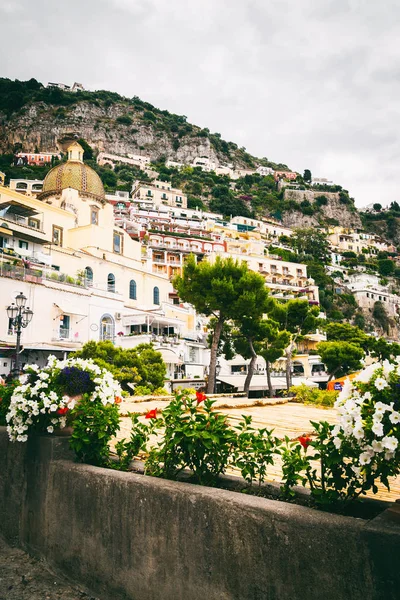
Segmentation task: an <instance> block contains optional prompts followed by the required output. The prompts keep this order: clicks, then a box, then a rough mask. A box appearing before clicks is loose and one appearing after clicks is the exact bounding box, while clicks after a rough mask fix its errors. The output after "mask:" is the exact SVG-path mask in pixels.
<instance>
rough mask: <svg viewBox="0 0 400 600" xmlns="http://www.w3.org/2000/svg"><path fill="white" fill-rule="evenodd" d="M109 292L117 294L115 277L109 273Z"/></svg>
mask: <svg viewBox="0 0 400 600" xmlns="http://www.w3.org/2000/svg"><path fill="white" fill-rule="evenodd" d="M107 290H108V291H109V292H115V275H114V274H113V273H109V274H108V277H107Z"/></svg>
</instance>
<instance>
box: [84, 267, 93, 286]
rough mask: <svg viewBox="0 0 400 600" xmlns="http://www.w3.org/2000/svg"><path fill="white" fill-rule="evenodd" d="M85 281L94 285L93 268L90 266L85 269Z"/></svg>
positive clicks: (89, 284)
mask: <svg viewBox="0 0 400 600" xmlns="http://www.w3.org/2000/svg"><path fill="white" fill-rule="evenodd" d="M85 283H86V285H88V286H90V287H91V286H92V285H93V269H91V268H90V267H86V269H85Z"/></svg>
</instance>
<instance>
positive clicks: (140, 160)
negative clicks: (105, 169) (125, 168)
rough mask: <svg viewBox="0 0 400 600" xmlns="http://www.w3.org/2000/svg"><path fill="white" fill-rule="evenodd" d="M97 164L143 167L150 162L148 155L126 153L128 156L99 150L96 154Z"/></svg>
mask: <svg viewBox="0 0 400 600" xmlns="http://www.w3.org/2000/svg"><path fill="white" fill-rule="evenodd" d="M97 164H99V165H101V166H104V165H110V166H112V167H114V166H115V165H116V164H123V165H130V166H132V167H138V168H139V169H145V168H146V167H147V166H148V165H149V164H150V156H143V155H141V154H128V156H119V155H118V154H110V153H108V152H100V153H99V155H98V156H97Z"/></svg>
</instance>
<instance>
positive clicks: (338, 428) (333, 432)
mask: <svg viewBox="0 0 400 600" xmlns="http://www.w3.org/2000/svg"><path fill="white" fill-rule="evenodd" d="M340 431H341V428H340V425H335V427H334V428H333V429H332V435H333V436H337V434H338V433H340Z"/></svg>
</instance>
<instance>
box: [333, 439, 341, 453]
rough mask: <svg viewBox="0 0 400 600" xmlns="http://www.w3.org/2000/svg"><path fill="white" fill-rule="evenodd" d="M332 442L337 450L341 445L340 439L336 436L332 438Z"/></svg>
mask: <svg viewBox="0 0 400 600" xmlns="http://www.w3.org/2000/svg"><path fill="white" fill-rule="evenodd" d="M333 444H334V446H335V448H336V449H337V450H339V448H340V446H341V445H342V440H341V439H340V438H338V437H335V438H333Z"/></svg>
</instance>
